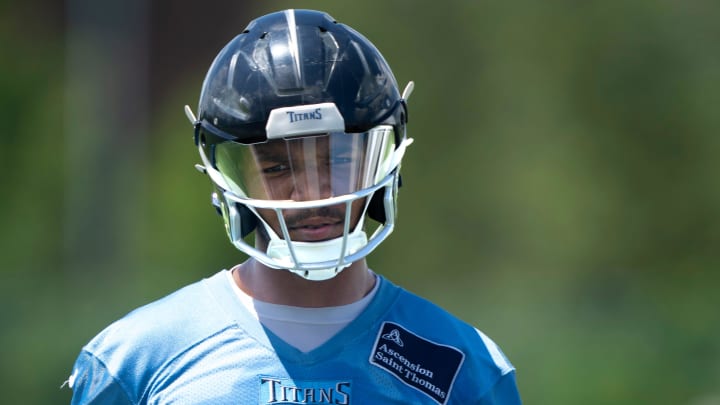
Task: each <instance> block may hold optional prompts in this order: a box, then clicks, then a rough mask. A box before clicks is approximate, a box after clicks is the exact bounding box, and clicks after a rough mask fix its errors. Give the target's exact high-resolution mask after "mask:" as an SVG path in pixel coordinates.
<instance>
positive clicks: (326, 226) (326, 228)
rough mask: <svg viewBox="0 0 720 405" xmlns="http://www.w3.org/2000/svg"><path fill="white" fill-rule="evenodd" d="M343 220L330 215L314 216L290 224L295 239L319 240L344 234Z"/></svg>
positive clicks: (289, 228)
mask: <svg viewBox="0 0 720 405" xmlns="http://www.w3.org/2000/svg"><path fill="white" fill-rule="evenodd" d="M342 224H343V221H342V220H341V219H337V218H330V217H312V218H307V219H304V220H302V221H300V222H298V223H295V224H292V225H288V231H290V236H291V237H292V239H293V240H296V241H304V242H319V241H323V240H329V239H334V238H337V237H339V236H340V235H341V234H342V231H343V227H342Z"/></svg>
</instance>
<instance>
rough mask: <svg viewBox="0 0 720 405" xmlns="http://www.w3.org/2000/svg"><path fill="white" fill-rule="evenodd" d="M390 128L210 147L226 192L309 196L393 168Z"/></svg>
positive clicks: (345, 189)
mask: <svg viewBox="0 0 720 405" xmlns="http://www.w3.org/2000/svg"><path fill="white" fill-rule="evenodd" d="M395 146H396V145H395V134H394V131H393V127H392V126H389V125H380V126H377V127H375V128H373V129H371V130H369V131H367V132H362V133H351V134H348V133H329V134H322V135H310V136H303V137H295V138H288V139H278V140H271V141H267V142H263V143H256V144H252V145H243V144H239V143H236V142H230V141H228V142H223V143H220V144H217V145H216V146H215V151H214V152H215V165H216V166H217V168H218V170H219V171H220V173H221V174H222V176H223V178H224V180H225V182H226V184H227V186H228V188H229V191H231V192H233V193H234V194H236V195H237V196H239V197H247V198H252V199H259V200H276V201H277V200H284V201H288V200H290V201H314V200H321V199H325V198H330V197H336V196H341V195H346V194H350V193H353V192H356V191H360V190H363V189H365V188H368V187H371V186H373V185H375V184H376V183H377V182H379V181H380V180H382V179H383V178H384V177H385V176H387V174H388V173H389V172H390V171H391V170H392V169H393V168H392V167H391V164H392V156H393V151H394V150H395Z"/></svg>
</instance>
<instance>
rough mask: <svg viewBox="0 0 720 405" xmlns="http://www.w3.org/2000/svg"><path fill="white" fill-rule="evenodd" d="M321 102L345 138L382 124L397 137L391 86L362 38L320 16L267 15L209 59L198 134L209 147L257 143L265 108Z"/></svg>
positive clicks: (400, 111)
mask: <svg viewBox="0 0 720 405" xmlns="http://www.w3.org/2000/svg"><path fill="white" fill-rule="evenodd" d="M326 102H331V103H334V104H335V105H336V107H337V109H338V110H339V112H340V114H341V115H342V117H343V119H344V121H345V131H346V132H363V131H367V130H368V129H370V128H372V127H374V126H376V125H380V124H390V125H394V126H396V134H397V135H398V136H399V137H401V138H402V137H404V135H405V134H404V123H405V120H406V112H405V104H404V102H403V100H402V99H401V95H400V92H399V89H398V86H397V82H396V80H395V77H394V76H393V73H392V71H391V70H390V67H389V66H388V63H387V62H386V60H385V59H384V58H383V56H382V55H381V54H380V52H379V51H378V50H377V48H376V47H375V46H374V45H373V44H372V43H371V42H370V41H369V40H367V39H366V38H365V37H364V36H363V35H361V34H360V33H358V32H357V31H355V30H353V29H352V28H350V27H348V26H347V25H344V24H340V23H337V22H336V21H335V20H334V19H333V18H332V17H330V16H329V15H328V14H326V13H323V12H319V11H312V10H285V11H280V12H275V13H272V14H268V15H265V16H262V17H259V18H257V19H256V20H254V21H252V22H251V23H250V24H249V25H248V26H247V28H246V29H245V30H244V31H243V32H242V33H241V34H239V35H238V36H236V37H235V38H234V39H233V40H231V41H230V42H229V43H228V44H227V45H226V46H225V47H224V48H223V49H222V50H221V52H220V53H219V54H218V56H217V57H216V58H215V60H214V61H213V63H212V65H211V66H210V69H209V71H208V73H207V76H206V77H205V81H204V83H203V88H202V92H201V94H200V102H199V107H198V124H199V127H200V128H198V129H199V130H200V131H202V132H209V133H210V134H208V135H210V136H209V137H208V138H214V137H213V136H212V135H215V136H217V137H219V139H217V141H222V140H232V141H235V142H240V143H255V142H262V141H264V140H266V139H267V136H266V132H265V126H266V123H267V120H268V117H269V115H270V112H271V111H272V110H273V109H276V108H281V107H293V106H300V105H307V104H318V103H326ZM203 130H204V131H203Z"/></svg>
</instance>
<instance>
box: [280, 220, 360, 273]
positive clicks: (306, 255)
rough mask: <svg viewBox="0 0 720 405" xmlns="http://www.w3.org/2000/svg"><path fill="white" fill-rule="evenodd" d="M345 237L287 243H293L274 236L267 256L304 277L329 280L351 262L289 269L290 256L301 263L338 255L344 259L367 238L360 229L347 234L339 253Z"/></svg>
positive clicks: (337, 256)
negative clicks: (303, 268) (311, 268)
mask: <svg viewBox="0 0 720 405" xmlns="http://www.w3.org/2000/svg"><path fill="white" fill-rule="evenodd" d="M344 239H346V238H345V237H343V236H341V237H339V238H335V239H331V240H326V241H322V242H290V244H292V246H290V244H288V242H286V241H284V240H282V239H273V240H271V241H270V243H269V244H268V248H267V255H268V256H270V257H271V258H273V259H275V260H277V261H278V263H281V264H282V267H276V268H279V269H287V270H288V271H290V272H292V273H295V274H297V275H299V276H300V277H302V278H304V279H307V280H312V281H323V280H328V279H331V278H333V277H335V276H336V275H337V274H338V273H340V272H341V271H342V270H343V269H345V268H346V267H348V266H350V265H351V264H352V263H343V262H340V263H339V265H338V266H335V267H330V268H327V269H316V270H295V269H292V267H293V266H294V264H295V263H294V260H293V258H294V259H295V260H297V261H298V262H300V263H308V262H316V263H317V262H323V261H338V258H344V257H346V256H348V255H351V254H353V253H355V252H357V251H358V250H359V249H360V248H362V247H363V246H365V245H367V241H368V239H367V234H365V232H363V231H362V230H360V231H356V232H353V233H352V234H350V235H348V236H347V242H346V246H345V252H342V247H343V243H344Z"/></svg>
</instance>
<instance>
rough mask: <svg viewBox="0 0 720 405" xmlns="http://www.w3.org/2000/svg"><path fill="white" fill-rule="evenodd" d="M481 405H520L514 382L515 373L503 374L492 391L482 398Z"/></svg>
mask: <svg viewBox="0 0 720 405" xmlns="http://www.w3.org/2000/svg"><path fill="white" fill-rule="evenodd" d="M480 403H481V404H483V405H520V404H522V401H521V399H520V393H519V391H518V388H517V383H516V381H515V371H514V370H513V371H510V372H508V373H507V374H504V375H503V376H502V377H500V379H499V380H498V381H497V383H495V385H494V386H493V387H492V389H491V390H490V391H489V392H488V393H486V394H485V396H483V399H482V402H480Z"/></svg>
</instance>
